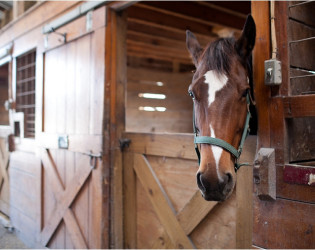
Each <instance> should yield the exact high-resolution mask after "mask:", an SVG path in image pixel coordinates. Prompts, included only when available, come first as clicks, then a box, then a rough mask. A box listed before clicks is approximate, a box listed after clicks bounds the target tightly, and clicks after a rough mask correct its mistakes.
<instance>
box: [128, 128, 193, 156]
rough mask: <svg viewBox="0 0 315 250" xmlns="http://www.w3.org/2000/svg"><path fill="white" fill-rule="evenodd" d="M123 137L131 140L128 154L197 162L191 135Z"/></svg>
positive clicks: (134, 135) (147, 134)
mask: <svg viewBox="0 0 315 250" xmlns="http://www.w3.org/2000/svg"><path fill="white" fill-rule="evenodd" d="M123 136H124V138H128V139H130V140H131V144H130V147H129V150H130V152H135V153H141V154H148V155H163V156H168V157H176V158H181V159H191V160H197V156H196V153H195V152H194V144H193V140H194V138H193V135H192V134H167V133H160V134H159V133H156V134H150V133H124V135H123ZM165 145H172V146H171V147H165Z"/></svg>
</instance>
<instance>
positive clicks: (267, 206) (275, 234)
mask: <svg viewBox="0 0 315 250" xmlns="http://www.w3.org/2000/svg"><path fill="white" fill-rule="evenodd" d="M314 212H315V208H314V204H308V203H302V202H295V201H290V200H285V199H277V202H268V201H260V200H255V202H254V215H255V217H254V228H253V241H254V243H255V245H256V246H259V247H264V246H268V247H270V248H314V247H315V237H314V234H315V233H314V230H313V225H314V223H315V221H314V219H315V216H314ZM289 235H291V237H288V236H289Z"/></svg>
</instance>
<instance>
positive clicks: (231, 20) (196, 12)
mask: <svg viewBox="0 0 315 250" xmlns="http://www.w3.org/2000/svg"><path fill="white" fill-rule="evenodd" d="M137 6H141V7H146V8H150V9H153V10H156V11H159V12H162V13H166V14H168V15H174V16H179V17H183V18H186V19H188V20H196V21H199V22H201V23H206V24H208V25H211V26H220V27H229V28H233V29H235V30H239V31H240V30H242V28H243V25H244V22H245V17H244V16H242V17H240V16H238V15H233V14H232V13H226V12H225V11H222V9H219V8H216V9H215V8H213V6H211V5H201V4H196V3H194V2H186V3H185V4H181V5H174V4H173V3H170V2H144V3H141V4H137Z"/></svg>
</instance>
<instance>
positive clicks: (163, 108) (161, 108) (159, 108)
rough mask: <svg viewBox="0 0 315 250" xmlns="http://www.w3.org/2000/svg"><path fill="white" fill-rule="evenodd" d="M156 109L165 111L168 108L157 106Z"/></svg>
mask: <svg viewBox="0 0 315 250" xmlns="http://www.w3.org/2000/svg"><path fill="white" fill-rule="evenodd" d="M155 110H156V111H159V112H164V111H165V110H166V108H165V107H155Z"/></svg>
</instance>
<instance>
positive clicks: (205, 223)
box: [190, 191, 237, 249]
mask: <svg viewBox="0 0 315 250" xmlns="http://www.w3.org/2000/svg"><path fill="white" fill-rule="evenodd" d="M236 207H237V201H236V195H235V191H234V192H233V193H232V194H231V196H230V197H229V198H228V199H227V200H226V201H224V202H219V203H218V204H217V205H216V206H215V207H214V208H213V209H212V210H211V212H210V213H208V214H207V216H206V217H205V218H204V219H203V220H202V221H201V222H200V224H199V225H198V227H196V228H195V229H194V230H193V231H192V233H191V234H190V237H191V239H192V240H193V242H194V244H195V246H196V248H198V249H235V248H236Z"/></svg>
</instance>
